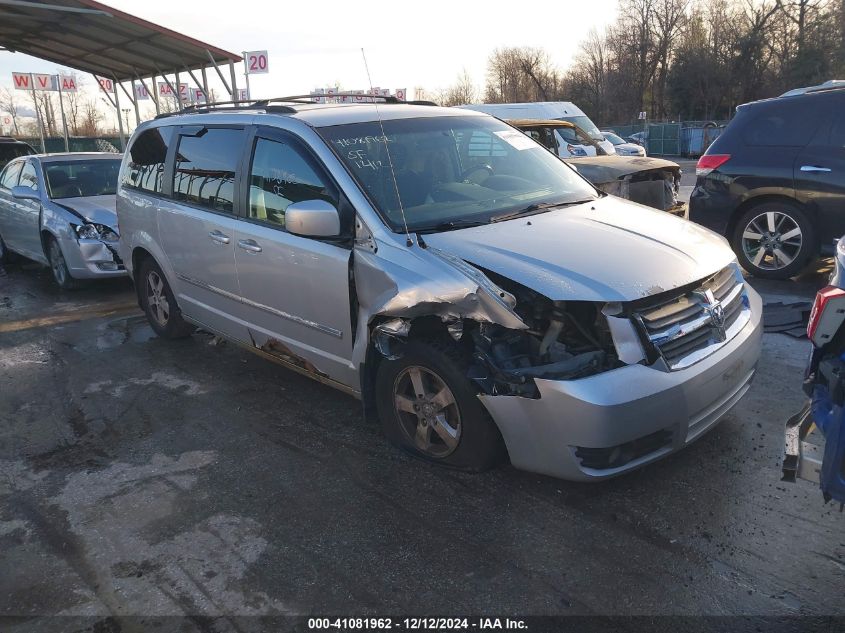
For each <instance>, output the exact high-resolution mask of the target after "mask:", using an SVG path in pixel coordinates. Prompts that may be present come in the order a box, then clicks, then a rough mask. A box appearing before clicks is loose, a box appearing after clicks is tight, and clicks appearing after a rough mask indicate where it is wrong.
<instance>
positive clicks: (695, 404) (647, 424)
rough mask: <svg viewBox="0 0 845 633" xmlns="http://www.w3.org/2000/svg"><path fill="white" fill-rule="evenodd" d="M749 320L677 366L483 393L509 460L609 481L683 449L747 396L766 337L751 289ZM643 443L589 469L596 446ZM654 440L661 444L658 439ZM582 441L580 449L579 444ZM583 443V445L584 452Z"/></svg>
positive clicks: (544, 470) (579, 477)
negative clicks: (523, 391) (532, 394)
mask: <svg viewBox="0 0 845 633" xmlns="http://www.w3.org/2000/svg"><path fill="white" fill-rule="evenodd" d="M748 298H749V302H750V307H751V318H750V320H749V321H748V323H746V325H745V327H743V328H742V329H741V330H740V331H739V333H738V334H737V335H736V336H734V338H732V339H731V340H730V341H728V342H727V343H726V344H725V345H724V346H723V347H721V348H720V349H718V350H717V351H716V352H714V353H713V354H711V355H710V356H707V357H706V358H704V359H702V360H701V361H699V362H697V363H695V364H694V365H691V366H690V367H687V368H686V369H682V370H677V371H661V370H659V369H654V368H651V367H647V366H644V365H629V366H627V367H622V368H619V369H615V370H612V371H608V372H605V373H602V374H598V375H596V376H590V377H588V378H582V379H580V380H568V381H566V380H563V381H554V380H540V379H537V380H536V383H537V388H538V391H539V393H540V397H539V398H536V399H532V398H522V397H519V396H492V395H481V396H479V397H480V398H481V400H482V402H483V403H484V405H485V406H486V407H487V410H488V411H489V412H490V414H491V415H492V417H493V419H494V420H495V422H496V424H497V425H498V427H499V430H500V431H501V433H502V437H503V438H504V441H505V444H506V446H507V449H508V453H509V455H510V459H511V463H512V464H513V465H514V466H515V467H517V468H520V469H522V470H527V471H531V472H536V473H542V474H545V475H551V476H552V477H560V478H562V479H569V480H572V481H593V480H600V479H606V478H609V477H614V476H617V475H620V474H622V473H624V472H627V471H630V470H633V469H635V468H638V467H640V466H643V465H645V464H648V463H650V462H653V461H655V460H657V459H659V458H661V457H664V456H666V455H668V454H670V453H673V452H675V451H678V450H680V449H681V448H683V447H684V446H686V445H687V444H689V443H691V442H693V441H694V440H696V439H697V438H699V437H700V436H701V435H702V434H703V433H704V432H705V431H707V430H708V429H710V428H712V427H713V426H714V425H715V424H716V423H717V422H718V421H719V420H720V419H721V418H722V416H724V415H725V414H726V413H727V412H728V411H729V410H730V409H731V407H733V406H734V405H735V404H736V403H737V402H738V401H739V400H740V398H742V396H743V395H745V393H746V391H748V388H749V386H750V384H751V380H752V378H753V376H754V372H755V367H756V364H757V359H758V358H759V356H760V349H761V342H762V333H763V328H762V322H761V314H762V300H761V299H760V296H759V295H758V294H757V293H756V292H754V290H753V289H751V288H748ZM643 442H645V445H646V446H648V447H649V449H650V450H649V452H646V453H645V454H642V455H639V456H637V457H636V458H634V459H632V460H631V461H629V462H627V463H625V464H624V465H622V466H618V467H613V468H601V469H599V468H592V467H590V466H585V465H584V463H585V462H587V463H589V460H587V459H584V457H583V455H584V454H585V453H589V452H590V451H591V450H592V449H615V448H617V447H622V448H621V450H629V449H626V448H624V446H625V445H627V446H628V447H637V446H643ZM655 443H656V445H655ZM579 447H580V448H579ZM584 449H586V451H585V450H584Z"/></svg>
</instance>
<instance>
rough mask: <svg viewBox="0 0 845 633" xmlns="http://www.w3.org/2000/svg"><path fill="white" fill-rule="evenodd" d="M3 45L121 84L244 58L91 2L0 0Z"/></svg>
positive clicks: (228, 62) (85, 0)
mask: <svg viewBox="0 0 845 633" xmlns="http://www.w3.org/2000/svg"><path fill="white" fill-rule="evenodd" d="M0 46H4V47H5V48H7V49H9V50H11V51H16V52H20V53H25V54H27V55H32V56H33V57H39V58H41V59H46V60H48V61H52V62H55V63H57V64H61V65H62V66H68V67H70V68H75V69H77V70H80V71H84V72H89V73H94V74H96V75H100V76H104V77H109V78H111V79H114V80H116V81H118V82H123V81H132V80H135V79H138V78H139V77H150V76H153V75H160V74H162V73H168V74H173V73H178V72H182V71H185V70H187V69H192V70H193V69H197V68H201V67H203V66H207V65H209V64H214V65H217V64H230V63H233V62H239V61H241V59H242V58H241V56H240V55H236V54H235V53H230V52H228V51H224V50H222V49H220V48H217V47H215V46H211V45H210V44H205V43H204V42H200V41H199V40H195V39H193V38H191V37H188V36H186V35H182V34H181V33H177V32H176V31H171V30H170V29H166V28H164V27H162V26H159V25H157V24H154V23H152V22H148V21H147V20H143V19H141V18H138V17H135V16H134V15H130V14H128V13H124V12H123V11H118V10H117V9H113V8H112V7H109V6H107V5H105V4H101V3H99V2H93V1H91V0H49V2H35V1H24V0H0Z"/></svg>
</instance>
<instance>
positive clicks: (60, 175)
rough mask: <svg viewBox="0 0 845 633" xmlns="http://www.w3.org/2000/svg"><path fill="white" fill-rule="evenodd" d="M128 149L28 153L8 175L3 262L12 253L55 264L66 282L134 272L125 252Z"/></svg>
mask: <svg viewBox="0 0 845 633" xmlns="http://www.w3.org/2000/svg"><path fill="white" fill-rule="evenodd" d="M120 158H121V157H120V156H119V155H117V154H110V153H68V154H49V155H34V156H25V157H21V158H18V159H15V160H13V161H11V162H10V163H9V164H8V165H7V166H6V167H5V169H4V170H3V172H2V173H1V174H0V263H2V260H3V258H4V257H5V256H7V254H8V253H9V252H14V253H17V254H19V255H22V256H23V257H26V258H28V259H32V260H34V261H36V262H39V263H42V264H45V265H47V266H49V267H50V270H51V271H52V273H53V278H54V280H55V281H56V283H57V284H58V285H59V287H61V288H63V289H72V288H76V287H77V286H78V285H79V284H80V283H81V282H82V280H85V279H99V278H107V277H121V276H125V275H126V269H125V268H124V266H123V262H122V261H121V260H120V257H119V255H118V253H117V246H118V239H119V236H118V232H117V214H116V212H115V190H116V188H117V174H118V171H119V169H120Z"/></svg>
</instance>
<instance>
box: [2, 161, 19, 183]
mask: <svg viewBox="0 0 845 633" xmlns="http://www.w3.org/2000/svg"><path fill="white" fill-rule="evenodd" d="M21 167H23V163H12V164H10V165H9V166H8V167H6V169H5V170H4V171H3V174H2V175H0V187H2V188H3V189H11V188H12V187H14V186H15V185H17V184H18V176H19V175H20V173H21Z"/></svg>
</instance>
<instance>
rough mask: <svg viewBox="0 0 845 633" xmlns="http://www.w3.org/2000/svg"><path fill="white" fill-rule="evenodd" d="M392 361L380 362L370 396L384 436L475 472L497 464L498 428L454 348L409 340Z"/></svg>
mask: <svg viewBox="0 0 845 633" xmlns="http://www.w3.org/2000/svg"><path fill="white" fill-rule="evenodd" d="M403 352H404V353H403V355H402V357H401V358H399V359H396V360H389V359H382V361H381V362H380V364H379V367H378V370H377V372H376V385H375V397H376V406H377V408H378V414H379V419H380V420H381V424H382V427H383V429H384V432H385V435H387V437H388V439H389V440H390V441H391V442H393V443H394V444H396V445H398V446H400V447H401V448H403V449H404V450H406V451H407V452H409V453H411V454H412V455H415V456H417V457H420V458H422V459H425V460H428V461H432V462H436V463H438V464H443V465H446V466H449V467H451V468H456V469H459V470H466V471H473V472H480V471H483V470H487V469H488V468H491V467H493V466H495V465H496V464H498V463H500V462H501V461H503V459H504V458H505V456H506V454H507V451H506V450H505V444H504V441H503V440H502V436H501V434H500V433H499V429H498V428H497V427H496V424H495V422H493V419H492V418H491V417H490V414H489V413H488V412H487V409H485V408H484V405H483V404H481V401H480V400H479V399H478V395H477V394H478V390H477V389H476V388H475V386H474V385H473V383H471V382H470V380H469V379H468V378H467V377H466V373H467V360H466V358H465V355H464V354H462V353H461V352H460V350H459V349H458V347H457V346H456V345H455V344H454V343H451V342H445V341H440V340H430V339H426V340H414V339H412V340H409V341H408V342H407V343H406V344H405V346H404V349H403Z"/></svg>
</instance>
